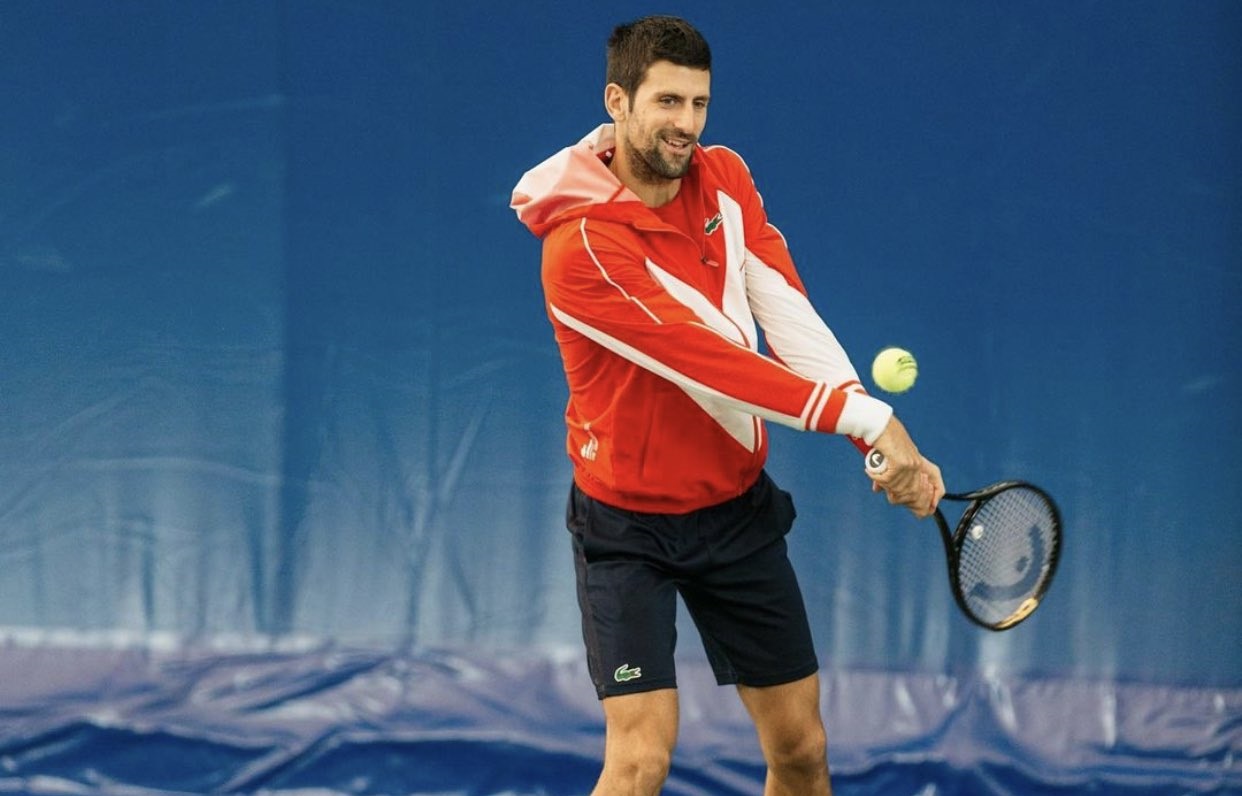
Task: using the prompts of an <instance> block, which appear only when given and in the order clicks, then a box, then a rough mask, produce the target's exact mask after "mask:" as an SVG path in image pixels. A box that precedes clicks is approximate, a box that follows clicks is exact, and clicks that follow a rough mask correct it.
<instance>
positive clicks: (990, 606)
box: [866, 450, 1061, 630]
mask: <svg viewBox="0 0 1242 796" xmlns="http://www.w3.org/2000/svg"><path fill="white" fill-rule="evenodd" d="M866 466H867V469H868V470H870V471H871V472H873V473H882V472H884V470H886V469H888V462H886V461H885V460H884V454H883V453H880V452H879V451H877V450H872V451H871V452H870V453H868V454H867V457H866ZM945 498H947V499H948V500H955V501H960V502H964V503H966V504H968V505H967V506H966V510H965V512H963V514H962V518H961V519H960V520H958V523H957V527H956V528H955V529H954V530H953V531H951V532H950V530H949V523H948V521H947V520H945V517H944V514H942V513H941V511H940V509H939V508H937V509H936V512H935V518H936V525H937V526H938V527H939V528H940V539H941V541H943V542H944V552H945V556H946V558H947V560H948V561H947V563H948V566H949V584H950V586H951V587H952V590H953V598H954V600H956V601H957V605H958V607H959V608H961V610H962V613H964V614H966V616H967V617H968V618H969V619H970V620H971V621H972V622H974V623H975V624H977V625H981V626H983V627H986V628H987V629H988V630H1008V629H1009V628H1011V627H1013V626H1014V625H1016V624H1018V623H1019V622H1021V621H1022V620H1023V619H1026V618H1027V617H1028V616H1030V615H1031V612H1033V611H1034V610H1035V609H1036V608H1037V607H1039V601H1040V600H1042V599H1043V597H1044V594H1045V593H1046V592H1047V591H1048V587H1049V586H1050V585H1051V584H1052V576H1053V575H1054V574H1056V570H1057V561H1058V560H1059V559H1060V557H1061V513H1060V511H1059V510H1058V509H1057V505H1056V503H1055V502H1053V500H1052V497H1051V496H1050V495H1049V494H1048V493H1047V492H1045V491H1044V490H1042V489H1040V488H1039V487H1037V486H1035V485H1034V484H1029V483H1027V482H1025V481H1000V482H998V483H995V484H992V485H991V486H985V487H983V488H982V489H976V490H975V491H973V492H965V493H962V494H946V495H945Z"/></svg>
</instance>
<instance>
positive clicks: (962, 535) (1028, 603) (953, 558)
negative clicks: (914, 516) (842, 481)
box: [934, 481, 1061, 632]
mask: <svg viewBox="0 0 1242 796" xmlns="http://www.w3.org/2000/svg"><path fill="white" fill-rule="evenodd" d="M1010 489H1027V490H1030V491H1031V492H1034V493H1035V494H1037V495H1038V496H1039V497H1040V498H1041V499H1042V500H1043V501H1044V502H1045V503H1046V504H1047V506H1048V509H1049V512H1050V514H1051V518H1052V527H1051V528H1050V529H1049V537H1050V539H1051V542H1052V544H1051V547H1052V550H1051V552H1050V553H1049V554H1048V564H1047V568H1048V571H1047V573H1046V574H1044V575H1041V581H1040V584H1039V588H1037V589H1036V590H1035V593H1034V594H1032V595H1031V596H1030V597H1028V598H1026V599H1025V600H1023V601H1022V603H1021V604H1020V605H1019V606H1018V607H1017V609H1015V610H1014V611H1012V612H1011V613H1010V614H1009V615H1008V616H1006V617H1004V618H1002V619H1000V620H998V621H995V622H988V621H987V620H985V619H983V618H981V617H979V616H977V615H975V612H974V611H972V610H971V608H970V604H969V603H968V602H967V601H966V595H965V594H964V593H963V592H962V584H961V577H960V564H961V554H962V545H963V544H964V543H965V541H966V534H968V533H969V532H970V528H971V526H972V524H973V522H974V518H975V515H976V514H978V513H979V510H980V509H981V508H983V506H984V504H986V503H987V502H988V500H990V499H992V498H994V497H996V496H997V495H999V494H1001V493H1002V492H1006V491H1008V490H1010ZM945 498H946V499H947V500H955V501H959V502H964V503H968V504H969V505H967V506H966V510H965V511H964V512H962V518H961V519H960V520H958V521H957V526H956V527H955V528H954V529H953V530H951V531H950V530H949V522H948V520H947V519H946V518H945V516H944V513H943V512H941V511H940V507H939V506H937V507H936V511H935V512H934V517H935V519H936V527H937V528H939V530H940V540H941V541H942V542H943V543H944V552H945V563H946V564H947V566H948V570H949V587H950V590H951V591H952V592H953V600H954V601H955V602H956V603H957V606H958V608H959V609H961V611H962V613H963V614H965V615H966V618H967V619H969V620H970V621H972V622H974V623H975V624H976V625H979V626H980V627H983V628H986V629H988V630H992V631H996V632H999V631H1002V630H1008V629H1010V628H1012V627H1014V626H1016V625H1018V624H1019V623H1020V622H1022V621H1023V620H1024V619H1026V618H1027V617H1029V616H1030V615H1031V614H1032V613H1033V612H1034V611H1035V609H1036V608H1038V607H1039V603H1040V601H1041V600H1043V598H1044V595H1045V594H1046V593H1047V592H1048V588H1049V587H1050V586H1051V585H1052V579H1053V577H1054V576H1055V575H1056V571H1057V564H1058V563H1059V562H1060V560H1061V510H1060V509H1059V508H1057V503H1056V501H1055V500H1053V499H1052V496H1051V495H1049V494H1048V493H1047V492H1046V491H1044V490H1043V489H1041V488H1040V487H1038V486H1035V485H1034V484H1032V483H1030V482H1029V481H998V482H996V483H995V484H989V485H988V486H985V487H983V488H981V489H976V490H974V491H972V492H965V493H948V494H946V495H945Z"/></svg>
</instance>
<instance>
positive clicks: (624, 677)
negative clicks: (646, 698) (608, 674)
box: [612, 663, 643, 683]
mask: <svg viewBox="0 0 1242 796" xmlns="http://www.w3.org/2000/svg"><path fill="white" fill-rule="evenodd" d="M642 676H643V670H642V668H641V667H638V666H635V667H634V668H633V669H631V668H630V665H629V664H628V663H623V664H621V665H620V666H618V667H617V670H616V671H615V672H613V673H612V679H614V680H616V681H617V682H618V683H628V682H629V681H630V680H637V679H638V678H640V677H642Z"/></svg>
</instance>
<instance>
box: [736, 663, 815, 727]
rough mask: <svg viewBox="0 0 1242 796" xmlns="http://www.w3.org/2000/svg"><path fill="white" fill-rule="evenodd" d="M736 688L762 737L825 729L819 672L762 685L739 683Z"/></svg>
mask: <svg viewBox="0 0 1242 796" xmlns="http://www.w3.org/2000/svg"><path fill="white" fill-rule="evenodd" d="M737 692H738V695H739V696H740V697H741V698H742V704H744V705H745V706H746V710H747V712H748V713H750V717H751V719H753V720H754V722H755V727H756V728H757V729H758V730H759V735H760V737H761V738H763V737H767V738H769V739H775V738H779V737H781V736H788V737H797V736H800V735H805V734H807V733H814V732H816V731H822V728H823V719H822V718H821V716H820V710H819V675H818V674H813V675H808V676H806V677H803V678H800V679H798V680H794V681H792V682H788V683H782V684H781V685H774V686H765V687H760V688H757V687H754V686H744V685H740V686H738V688H737Z"/></svg>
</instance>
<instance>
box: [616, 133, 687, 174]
mask: <svg viewBox="0 0 1242 796" xmlns="http://www.w3.org/2000/svg"><path fill="white" fill-rule="evenodd" d="M664 137H665V133H657V134H656V136H655V140H654V141H652V143H651V145H650V146H648V147H646V148H643V147H640V146H637V145H635V144H634V142H633V141H631V142H630V146H629V147H628V148H627V152H626V159H627V160H628V161H629V166H630V171H631V172H632V173H633V174H634V176H635V177H637V178H638V179H639V180H641V181H643V182H645V183H651V184H658V183H661V182H666V181H668V180H678V179H681V178H682V177H684V176H686V172H687V171H689V170H690V160H691V157H690V156H691V155H692V154H693V153H694V147H695V144H697V143H698V138H697V137H696V136H692V135H677V136H675V137H678V138H688V139H689V140H690V144H689V146H688V147H687V150H686V155H685V157H684V158H678V159H669V158H666V157H665V156H664V153H663V152H661V151H660V142H661V141H663V140H664Z"/></svg>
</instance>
